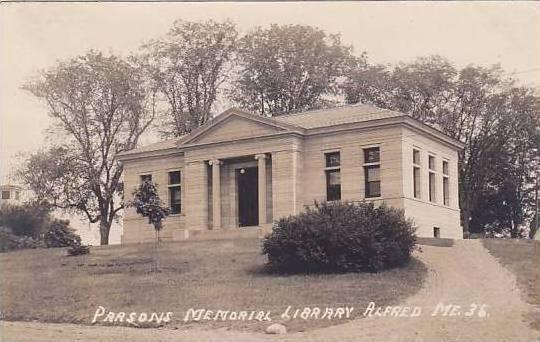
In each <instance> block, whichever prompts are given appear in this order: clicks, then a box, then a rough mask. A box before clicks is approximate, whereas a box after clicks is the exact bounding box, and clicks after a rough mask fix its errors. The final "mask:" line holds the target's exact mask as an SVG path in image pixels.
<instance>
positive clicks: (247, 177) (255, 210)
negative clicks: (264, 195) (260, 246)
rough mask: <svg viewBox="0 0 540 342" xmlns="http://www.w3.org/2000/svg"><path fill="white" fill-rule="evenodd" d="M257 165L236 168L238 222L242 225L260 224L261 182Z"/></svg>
mask: <svg viewBox="0 0 540 342" xmlns="http://www.w3.org/2000/svg"><path fill="white" fill-rule="evenodd" d="M257 177H258V170H257V168H256V167H248V168H243V169H239V170H236V180H237V184H238V223H239V226H240V227H246V226H257V225H259V197H258V196H259V182H258V180H257Z"/></svg>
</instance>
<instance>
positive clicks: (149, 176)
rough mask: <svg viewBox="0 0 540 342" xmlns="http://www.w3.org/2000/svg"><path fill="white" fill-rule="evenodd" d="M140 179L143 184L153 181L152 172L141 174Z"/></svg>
mask: <svg viewBox="0 0 540 342" xmlns="http://www.w3.org/2000/svg"><path fill="white" fill-rule="evenodd" d="M140 181H141V184H142V183H144V182H146V181H148V182H151V181H152V174H146V175H141V176H140Z"/></svg>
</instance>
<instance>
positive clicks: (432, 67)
mask: <svg viewBox="0 0 540 342" xmlns="http://www.w3.org/2000/svg"><path fill="white" fill-rule="evenodd" d="M348 74H349V77H348V79H347V81H346V82H344V84H343V87H342V89H343V91H344V93H345V97H346V100H347V102H348V103H356V102H362V103H371V104H375V105H377V106H380V107H384V108H388V109H392V110H397V111H401V112H405V113H408V114H410V115H411V116H413V117H415V118H417V119H419V120H422V121H424V122H425V123H427V124H430V125H432V126H435V127H436V128H439V129H440V130H442V131H443V132H444V133H446V134H448V135H450V136H451V137H454V138H456V139H458V140H461V141H463V142H464V143H465V145H466V147H465V149H464V151H462V153H461V154H460V160H459V187H460V207H461V216H462V217H461V222H462V225H463V227H464V231H465V232H469V231H471V232H480V231H482V230H484V228H486V227H491V228H489V229H493V227H498V228H496V229H501V231H504V232H506V233H508V234H509V235H511V236H513V237H516V236H517V235H518V230H519V229H518V227H519V225H520V224H521V223H523V220H524V218H525V216H526V212H527V206H528V205H529V204H528V202H529V200H528V198H529V197H530V196H531V195H530V193H531V190H530V186H528V184H530V182H531V179H530V177H531V175H532V173H533V170H534V168H535V165H538V164H537V162H535V160H538V156H539V148H538V144H537V143H536V145H535V142H537V141H538V140H537V139H538V131H539V127H540V117H539V115H538V112H539V110H540V106H539V104H540V97H539V96H538V95H537V94H536V93H535V92H534V91H533V90H532V89H529V88H526V87H519V86H517V85H516V84H515V82H514V81H513V80H511V79H508V78H505V77H504V76H503V72H502V70H501V69H500V67H498V66H493V67H490V68H485V67H481V66H474V65H470V66H466V67H464V68H462V69H457V68H456V67H455V66H453V65H452V64H451V63H450V62H449V61H447V60H446V59H444V58H442V57H439V56H431V57H425V58H419V59H418V60H416V61H414V62H412V63H401V64H399V65H397V66H395V67H393V68H392V67H385V66H370V67H367V68H365V67H364V68H358V67H355V68H353V69H352V70H351V71H350V72H349V73H348ZM487 203H490V206H491V207H492V208H499V210H496V211H492V210H487V208H486V205H487ZM503 227H504V229H503Z"/></svg>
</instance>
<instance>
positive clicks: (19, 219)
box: [0, 203, 50, 239]
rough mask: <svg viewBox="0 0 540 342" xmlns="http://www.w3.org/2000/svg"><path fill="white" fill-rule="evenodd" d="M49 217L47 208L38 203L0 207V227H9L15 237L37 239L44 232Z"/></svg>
mask: <svg viewBox="0 0 540 342" xmlns="http://www.w3.org/2000/svg"><path fill="white" fill-rule="evenodd" d="M49 215H50V209H49V207H48V206H46V205H43V204H40V203H26V204H23V205H10V204H4V205H2V206H1V207H0V226H2V227H9V228H10V229H11V232H12V233H13V234H15V235H17V236H30V237H32V238H34V239H39V237H40V236H41V235H42V234H43V233H44V232H45V228H46V227H45V226H46V224H47V222H48V220H49Z"/></svg>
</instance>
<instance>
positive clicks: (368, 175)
mask: <svg viewBox="0 0 540 342" xmlns="http://www.w3.org/2000/svg"><path fill="white" fill-rule="evenodd" d="M380 160H381V159H380V150H379V148H378V147H371V148H366V149H364V180H365V193H366V195H365V197H366V198H370V197H380V196H381V164H380Z"/></svg>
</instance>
